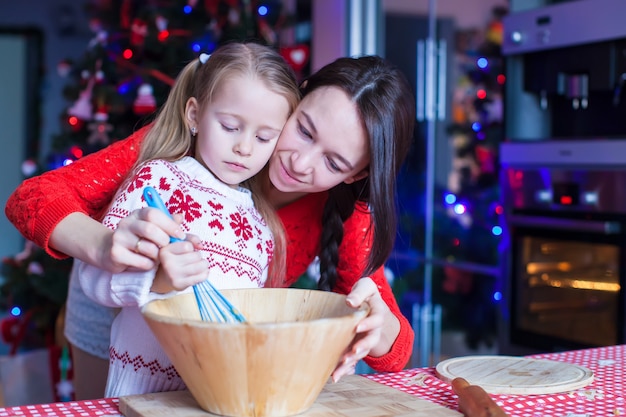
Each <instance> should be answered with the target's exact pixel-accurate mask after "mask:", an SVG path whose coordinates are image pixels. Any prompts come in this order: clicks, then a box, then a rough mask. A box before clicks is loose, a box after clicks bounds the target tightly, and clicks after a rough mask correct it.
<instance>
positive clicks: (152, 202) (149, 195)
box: [143, 186, 182, 243]
mask: <svg viewBox="0 0 626 417" xmlns="http://www.w3.org/2000/svg"><path fill="white" fill-rule="evenodd" d="M143 198H144V199H145V200H146V203H148V206H149V207H152V208H155V209H158V210H161V211H162V212H163V213H165V214H167V215H168V216H169V217H170V219H171V218H172V213H170V211H169V210H168V209H167V207H165V204H164V203H163V200H161V197H160V196H159V193H158V192H157V190H155V189H154V188H153V187H150V186H148V187H145V188H144V189H143ZM181 241H182V239H178V238H176V237H173V236H170V243H172V242H181Z"/></svg>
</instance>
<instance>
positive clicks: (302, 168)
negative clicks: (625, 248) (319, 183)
mask: <svg viewBox="0 0 626 417" xmlns="http://www.w3.org/2000/svg"><path fill="white" fill-rule="evenodd" d="M313 158H315V155H313V153H312V152H294V153H292V154H291V167H292V169H293V170H294V171H295V172H297V173H299V174H308V173H309V172H310V171H311V170H312V162H313Z"/></svg>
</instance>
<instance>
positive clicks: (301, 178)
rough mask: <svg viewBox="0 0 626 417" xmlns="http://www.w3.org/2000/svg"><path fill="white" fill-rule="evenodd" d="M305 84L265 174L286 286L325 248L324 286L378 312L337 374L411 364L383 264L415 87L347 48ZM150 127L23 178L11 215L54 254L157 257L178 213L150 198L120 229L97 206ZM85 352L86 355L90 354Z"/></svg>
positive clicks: (110, 261) (111, 259) (114, 262)
mask: <svg viewBox="0 0 626 417" xmlns="http://www.w3.org/2000/svg"><path fill="white" fill-rule="evenodd" d="M303 94H304V97H303V100H302V101H301V102H300V104H299V105H298V107H297V108H296V110H295V111H294V113H293V114H292V115H291V116H290V118H289V119H288V121H287V123H286V125H285V126H284V128H283V130H282V132H281V134H280V137H279V139H278V143H277V145H276V149H275V150H274V153H273V155H272V157H271V159H270V162H269V166H268V169H267V174H268V175H267V178H266V184H265V185H266V195H267V196H268V198H269V200H270V201H271V203H272V204H273V206H274V207H275V208H277V209H278V215H279V217H280V219H281V221H282V223H283V225H284V227H285V231H286V235H287V253H286V259H287V265H286V273H285V275H284V279H283V282H282V285H284V286H289V285H291V284H293V283H294V282H295V281H296V280H297V279H298V278H299V277H300V276H301V275H302V274H303V273H304V272H305V271H306V268H307V267H308V265H309V264H310V263H311V262H312V261H313V260H314V258H315V257H316V256H319V257H320V262H321V272H322V278H321V279H320V288H322V289H331V290H333V291H336V292H339V293H343V294H348V298H347V300H348V302H349V303H350V304H351V305H353V306H357V305H360V304H362V303H364V302H367V303H369V305H370V307H371V314H370V315H369V316H368V317H366V318H365V319H364V320H363V321H362V322H361V323H360V324H359V326H358V329H357V331H358V334H357V337H356V338H355V340H354V343H353V344H352V346H351V349H350V350H349V351H347V352H346V354H345V355H344V357H343V359H342V361H341V363H340V364H338V367H337V369H336V370H335V372H334V374H333V378H334V379H335V380H338V379H339V378H340V377H341V376H342V375H345V374H348V373H351V372H354V366H355V365H356V363H357V362H358V361H359V360H360V359H365V361H366V363H368V364H369V365H370V366H371V367H372V368H374V369H375V370H378V371H397V370H400V369H402V368H403V367H404V366H405V365H406V363H407V362H408V360H409V358H410V356H411V352H412V348H413V330H412V329H411V326H410V324H409V323H408V321H407V320H406V318H404V317H403V316H402V314H401V312H400V309H399V308H398V305H397V302H396V300H395V298H394V296H393V293H392V291H391V288H390V286H389V284H388V283H387V280H386V279H385V276H384V273H383V264H384V262H385V261H386V259H387V257H388V255H389V254H390V252H391V249H392V246H393V241H394V237H395V234H396V223H395V219H396V213H395V204H394V203H395V181H396V175H397V172H398V170H399V168H400V165H401V164H402V162H403V160H404V158H405V156H406V154H407V152H408V149H409V146H410V143H411V140H412V137H413V127H414V122H415V104H414V99H413V95H412V94H411V89H410V86H409V84H408V82H407V81H406V79H405V77H404V76H403V74H402V73H401V72H400V71H399V70H398V69H397V68H396V67H394V66H393V65H391V64H390V63H388V62H386V61H385V60H384V59H382V58H380V57H374V56H371V57H361V58H340V59H338V60H336V61H334V62H332V63H330V64H328V65H327V66H325V67H324V68H322V69H320V70H319V71H318V72H316V73H315V74H313V75H312V76H311V77H309V79H308V80H307V81H306V82H305V84H304V88H303ZM145 134H146V128H144V129H142V130H139V131H138V132H136V133H135V134H133V135H132V136H131V137H129V138H128V139H126V140H124V141H120V142H117V143H114V144H113V145H111V146H109V147H108V148H106V149H104V150H102V151H100V152H98V153H95V154H91V155H88V156H86V157H84V158H82V159H79V160H78V161H76V162H74V163H73V164H71V165H69V166H67V167H63V168H60V169H57V170H54V171H49V172H47V173H45V174H43V175H41V176H39V177H35V178H31V179H28V180H26V181H24V183H23V184H22V185H21V186H20V187H19V188H18V189H17V190H16V191H15V192H14V193H13V194H12V195H11V197H10V198H9V200H8V202H7V206H6V210H5V211H6V214H7V217H8V218H9V219H10V220H11V222H13V224H14V225H15V226H16V227H17V228H18V229H19V230H20V231H21V232H22V234H23V235H24V236H25V237H26V238H28V239H31V240H33V241H34V242H35V243H37V244H38V245H40V246H42V247H43V248H45V249H46V250H47V251H48V252H49V253H50V254H51V255H53V256H58V257H60V256H66V255H70V256H73V257H75V258H78V259H82V260H84V261H85V262H88V263H91V264H93V265H96V266H99V267H101V268H104V269H108V270H109V271H110V272H119V271H123V270H125V269H126V268H127V267H134V268H140V269H150V268H152V267H154V260H155V259H157V255H158V251H159V247H162V246H165V245H167V243H168V242H169V236H170V235H174V236H176V235H177V234H180V232H181V231H180V227H179V226H178V224H177V223H175V222H173V221H171V220H170V219H169V218H167V217H166V216H165V215H164V214H163V213H160V212H158V211H156V210H153V209H147V208H146V209H140V210H137V211H135V212H133V213H132V214H131V215H130V216H128V217H127V218H126V219H122V220H121V221H120V223H119V224H118V227H117V229H116V230H115V232H113V231H111V230H110V229H108V228H105V227H102V225H101V224H99V223H98V222H96V221H94V220H93V219H92V218H90V217H89V216H92V217H96V218H100V217H101V212H102V209H103V207H107V206H108V204H109V202H110V201H111V199H112V197H113V194H114V192H115V190H116V189H117V187H118V186H119V184H120V182H121V181H122V179H123V178H124V177H125V176H126V174H127V173H128V172H129V170H130V169H131V168H132V166H133V165H134V164H135V161H136V159H137V155H138V152H139V150H140V149H141V147H142V141H143V139H144V136H145ZM76 230H80V231H81V233H80V234H77V233H75V231H76ZM363 277H366V278H363ZM95 319H96V320H100V322H101V325H100V327H101V328H106V321H107V320H110V319H107V318H106V317H105V315H104V314H101V315H100V316H98V317H97V318H95ZM89 327H90V328H91V327H93V326H92V325H91V324H89ZM99 334H100V336H99V337H100V338H102V337H103V336H107V337H108V333H105V334H103V333H102V332H100V333H99ZM92 336H93V339H94V340H96V339H98V335H96V334H93V335H92ZM99 345H100V346H102V343H101V342H100V343H99ZM107 346H108V343H107ZM90 351H91V353H93V352H97V350H95V349H90ZM79 356H80V355H78V354H77V355H75V362H76V360H77V359H76V358H77V357H78V360H79V361H80V360H83V359H84V357H79ZM90 360H91V359H90ZM77 366H79V364H77Z"/></svg>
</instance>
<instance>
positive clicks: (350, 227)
mask: <svg viewBox="0 0 626 417" xmlns="http://www.w3.org/2000/svg"><path fill="white" fill-rule="evenodd" d="M371 239H372V233H371V229H370V214H369V211H368V210H367V208H366V207H365V206H364V205H360V206H357V207H356V209H355V210H354V213H353V214H352V216H351V217H350V218H349V219H348V220H347V221H346V222H345V223H344V238H343V241H342V243H341V246H340V247H339V263H338V267H337V271H338V275H339V279H338V281H337V284H336V287H335V289H334V290H335V291H337V292H340V293H343V294H351V296H352V295H353V294H352V293H351V292H353V287H354V285H355V284H356V283H357V282H359V281H360V280H361V278H362V274H363V269H364V267H365V264H366V263H367V258H368V255H369V248H370V247H371V246H370V242H371ZM370 278H371V280H372V281H373V282H374V284H375V286H376V290H377V291H376V292H377V293H378V294H379V295H380V298H381V299H382V301H384V305H382V303H380V304H381V305H380V306H379V308H378V309H377V311H378V312H379V315H378V316H377V317H376V318H371V316H373V315H370V317H368V319H371V320H372V321H371V322H367V321H366V320H367V319H366V320H364V321H363V322H362V324H363V325H364V326H368V327H370V326H371V328H372V329H375V328H376V327H377V326H378V328H379V330H380V333H379V334H373V335H366V338H367V339H365V340H361V341H359V342H358V343H359V344H361V346H367V347H369V349H367V350H368V352H369V354H368V356H366V357H365V358H364V360H365V362H366V363H367V364H368V365H369V366H371V367H372V368H373V369H375V370H376V371H379V372H395V371H399V370H401V369H403V368H404V367H405V366H406V364H407V363H408V361H409V359H410V357H411V354H412V352H413V339H414V332H413V329H412V327H411V325H410V323H409V322H408V320H407V319H406V317H404V315H403V314H402V312H401V311H400V307H399V306H398V303H397V301H396V299H395V296H394V294H393V291H392V290H391V286H390V285H389V282H388V281H387V278H386V277H385V274H384V268H383V267H380V268H379V269H378V270H376V271H375V272H374V273H373V274H371V275H370ZM371 293H372V291H371V290H370V289H369V286H368V287H365V289H363V290H362V292H361V293H360V294H355V301H357V300H359V301H360V300H361V299H362V297H363V296H367V297H372V298H371V301H370V305H371V304H372V303H376V302H377V300H378V298H377V297H376V295H377V294H373V295H371ZM385 307H386V308H385ZM378 320H381V321H382V322H381V323H379V322H378ZM369 336H373V337H369ZM377 336H378V339H376V340H377V341H376V343H375V344H372V341H373V340H375V339H374V338H375V337H377Z"/></svg>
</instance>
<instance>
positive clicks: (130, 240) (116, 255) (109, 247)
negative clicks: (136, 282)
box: [100, 207, 185, 273]
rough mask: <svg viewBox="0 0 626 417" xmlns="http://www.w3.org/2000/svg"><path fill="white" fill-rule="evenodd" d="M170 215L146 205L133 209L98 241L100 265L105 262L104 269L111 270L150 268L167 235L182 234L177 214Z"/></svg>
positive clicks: (165, 243) (154, 262)
mask: <svg viewBox="0 0 626 417" xmlns="http://www.w3.org/2000/svg"><path fill="white" fill-rule="evenodd" d="M174 219H175V220H172V219H171V218H169V217H168V216H167V215H166V214H164V213H162V212H161V211H159V210H157V209H154V208H149V207H146V208H141V209H137V210H135V211H133V212H132V213H131V214H130V215H129V216H128V217H126V218H124V219H122V220H121V221H120V222H119V224H118V226H117V228H116V229H115V231H113V232H112V233H111V234H110V235H109V238H108V239H105V241H104V242H103V244H102V245H101V257H102V259H101V262H100V265H107V267H106V269H107V270H109V271H111V272H114V273H115V272H121V271H124V270H126V269H129V268H130V269H137V270H149V269H152V268H154V267H155V266H156V262H157V259H158V256H159V249H160V248H162V247H165V246H167V245H168V244H169V242H170V236H174V237H177V238H179V239H184V238H185V233H184V232H183V231H182V229H181V228H180V222H181V220H182V218H181V216H180V215H175V216H174Z"/></svg>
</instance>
